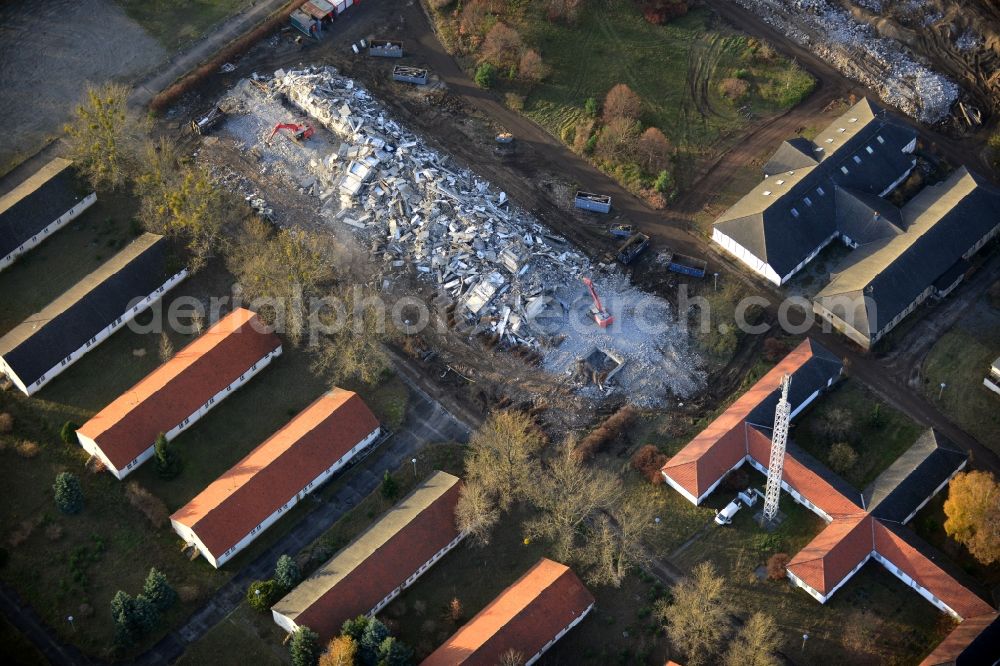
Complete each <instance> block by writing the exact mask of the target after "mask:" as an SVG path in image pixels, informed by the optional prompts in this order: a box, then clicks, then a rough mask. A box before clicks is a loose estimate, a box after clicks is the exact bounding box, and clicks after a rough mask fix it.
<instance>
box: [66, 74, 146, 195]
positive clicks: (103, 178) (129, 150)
mask: <svg viewBox="0 0 1000 666" xmlns="http://www.w3.org/2000/svg"><path fill="white" fill-rule="evenodd" d="M130 92H131V91H130V90H129V88H127V87H126V86H123V85H121V84H118V83H106V84H104V85H103V86H90V85H88V86H87V89H86V90H85V91H84V94H83V99H82V100H81V101H80V103H79V104H77V106H76V107H75V108H74V109H73V116H72V118H71V120H70V122H68V123H67V124H66V125H65V127H64V129H65V131H66V140H67V143H68V144H69V152H70V156H71V157H72V159H73V162H74V163H75V165H76V168H77V169H78V170H79V171H80V173H82V174H83V175H84V176H85V177H86V178H87V180H89V181H90V184H91V185H92V186H93V187H94V188H108V189H112V190H114V189H117V188H119V187H121V186H122V185H124V184H125V183H126V182H127V181H128V180H129V178H130V176H131V174H132V171H133V168H134V166H135V164H136V153H137V149H138V147H139V143H140V142H141V140H142V137H143V136H144V135H145V132H146V130H147V128H148V125H149V123H148V121H146V120H145V119H144V118H142V117H141V116H139V115H138V114H136V113H134V112H133V111H131V110H129V108H128V97H129V93H130Z"/></svg>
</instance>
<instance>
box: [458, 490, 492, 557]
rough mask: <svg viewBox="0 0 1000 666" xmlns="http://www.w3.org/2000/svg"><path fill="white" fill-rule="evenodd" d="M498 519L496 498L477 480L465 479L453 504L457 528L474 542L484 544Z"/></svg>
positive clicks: (488, 539) (488, 540)
mask: <svg viewBox="0 0 1000 666" xmlns="http://www.w3.org/2000/svg"><path fill="white" fill-rule="evenodd" d="M499 519H500V511H499V510H498V509H497V505H496V499H495V498H493V497H491V496H490V494H489V493H488V492H487V491H486V489H485V488H483V486H482V484H480V483H479V482H478V481H466V482H465V483H464V484H463V485H462V490H461V493H460V494H459V496H458V504H457V505H456V506H455V523H456V524H457V525H458V529H459V530H460V531H462V532H468V533H469V536H470V537H471V538H472V540H473V542H475V543H476V544H478V545H481V546H485V545H487V544H489V542H490V535H491V532H492V530H493V526H494V525H496V523H497V521H498V520H499Z"/></svg>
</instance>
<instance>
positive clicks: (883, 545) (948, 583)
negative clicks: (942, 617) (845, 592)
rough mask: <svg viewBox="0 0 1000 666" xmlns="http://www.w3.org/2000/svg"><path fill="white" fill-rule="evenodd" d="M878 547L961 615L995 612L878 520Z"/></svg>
mask: <svg viewBox="0 0 1000 666" xmlns="http://www.w3.org/2000/svg"><path fill="white" fill-rule="evenodd" d="M875 550H876V551H878V554H879V555H881V556H882V557H884V558H885V559H887V560H889V561H890V562H892V563H893V564H894V565H895V566H896V567H897V568H899V569H900V570H901V571H903V572H904V573H905V574H906V575H907V576H909V577H910V578H912V579H913V580H915V581H917V583H919V584H920V585H921V586H923V587H925V588H926V589H927V590H928V591H929V592H930V593H931V594H933V595H934V596H935V597H937V598H938V599H940V600H941V601H943V602H944V603H945V604H946V605H947V606H948V607H949V608H951V609H952V610H953V611H955V612H956V613H958V615H959V616H960V617H963V618H964V617H975V616H977V615H984V614H986V613H991V612H993V607H992V606H990V605H989V604H988V603H986V602H985V601H983V600H982V599H980V598H979V596H978V595H976V594H975V593H973V592H972V591H971V590H969V589H968V588H966V587H965V586H963V585H962V584H961V583H959V582H958V581H957V580H955V579H954V578H952V577H951V575H949V574H948V573H947V572H946V571H945V570H944V569H942V568H941V567H940V566H938V565H937V563H935V562H934V561H933V560H931V559H930V558H928V557H927V556H926V555H924V554H923V553H921V552H920V551H919V550H917V549H916V548H914V547H913V546H911V545H910V544H908V543H907V542H906V540H905V539H904V538H903V537H902V536H901V535H900V534H897V533H896V532H894V531H893V530H892V529H890V528H889V527H887V526H885V525H883V524H882V523H881V522H879V521H875Z"/></svg>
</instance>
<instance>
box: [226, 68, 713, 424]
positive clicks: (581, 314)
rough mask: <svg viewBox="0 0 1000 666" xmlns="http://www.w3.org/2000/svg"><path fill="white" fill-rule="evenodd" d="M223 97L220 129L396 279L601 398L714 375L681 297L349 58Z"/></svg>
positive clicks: (654, 402) (676, 389)
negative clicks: (427, 135)
mask: <svg viewBox="0 0 1000 666" xmlns="http://www.w3.org/2000/svg"><path fill="white" fill-rule="evenodd" d="M221 105H222V106H223V108H225V109H226V110H227V112H228V113H230V116H229V117H228V119H227V121H226V122H225V124H224V125H223V127H222V128H221V129H220V134H221V135H223V136H228V137H230V138H231V139H232V140H233V141H234V142H235V143H236V144H237V145H238V146H239V147H240V148H241V150H243V151H245V152H247V153H250V154H251V155H253V156H254V158H255V159H256V160H257V164H259V168H260V173H261V175H262V176H265V177H269V178H280V179H283V180H284V181H286V182H287V183H289V187H293V188H296V189H297V190H298V193H299V194H300V195H303V196H305V197H310V198H312V199H313V201H315V204H316V210H317V217H318V218H319V219H320V220H321V221H322V222H323V223H324V224H325V225H327V226H328V227H330V228H332V229H333V230H334V231H335V232H336V233H345V232H349V233H351V234H353V235H354V236H355V237H356V238H358V239H360V240H361V244H362V245H363V246H365V247H367V248H369V250H370V253H371V257H372V259H373V261H374V262H375V263H376V265H377V267H378V269H379V271H380V272H381V274H382V275H383V277H384V278H385V279H387V280H392V279H394V278H395V277H398V276H404V275H405V276H408V275H413V274H416V275H417V276H418V277H419V278H420V279H422V280H424V281H426V282H428V283H431V284H433V285H434V286H435V288H436V289H437V291H438V292H439V293H440V294H442V295H444V296H446V297H447V298H449V299H451V300H452V301H453V302H454V303H455V314H456V317H457V318H459V319H461V320H463V323H464V324H466V325H467V327H468V328H469V329H470V330H471V331H472V332H473V333H483V334H486V335H488V336H490V337H491V338H493V339H494V340H496V341H497V342H498V344H499V346H501V347H524V348H528V349H531V350H533V351H535V352H537V353H538V354H539V355H540V356H541V358H542V367H543V368H544V369H546V370H548V371H550V372H552V373H555V374H564V375H566V376H567V379H568V381H570V382H573V383H575V384H577V385H578V386H579V387H580V390H581V391H582V392H583V393H585V394H589V395H593V396H594V397H599V396H603V395H607V394H609V393H618V394H626V395H627V396H628V397H629V399H630V400H631V401H632V402H634V403H636V404H638V405H641V406H658V405H662V404H663V403H664V401H665V399H666V398H667V395H668V393H669V394H673V395H676V396H680V397H685V396H688V395H690V394H691V393H693V392H695V391H697V390H698V389H700V388H701V387H702V386H703V385H704V381H705V377H704V373H703V371H702V370H701V366H702V361H701V359H700V357H699V356H698V354H697V353H696V352H694V350H692V349H691V348H690V346H689V337H688V334H687V331H686V330H684V329H683V328H682V327H680V326H679V325H677V323H676V322H675V320H674V317H673V313H672V312H671V311H670V305H669V303H667V302H666V301H665V300H663V299H661V298H658V297H656V296H653V295H651V294H648V293H645V292H643V291H641V290H639V289H637V288H636V287H634V286H632V285H631V284H630V283H629V281H628V279H627V278H626V277H625V276H624V275H622V274H621V272H620V271H619V269H618V267H617V266H614V265H606V264H596V265H595V264H593V263H592V262H591V261H590V260H589V259H588V258H587V257H586V256H585V255H584V254H583V253H582V252H579V251H578V250H577V249H576V248H574V247H573V246H572V245H571V244H570V243H569V242H567V241H566V240H565V239H563V238H561V237H559V236H556V235H553V234H552V233H551V232H550V231H549V230H548V228H546V227H545V226H543V225H542V224H540V223H539V222H538V220H536V219H535V218H534V217H533V216H532V215H530V214H529V213H527V212H526V211H524V210H521V209H519V208H517V207H516V206H514V205H512V203H511V202H510V201H509V200H508V199H507V195H506V194H505V193H504V192H501V191H498V190H496V189H495V188H493V187H491V186H490V184H489V183H488V182H486V181H485V180H482V179H480V178H478V177H477V176H476V175H475V174H474V173H472V172H471V171H469V170H467V169H464V168H462V167H461V166H459V165H457V164H455V163H454V162H453V161H452V160H451V159H450V158H449V157H448V156H446V155H441V154H439V153H438V152H437V151H435V150H434V149H432V148H431V147H429V146H428V145H427V144H426V143H425V142H424V141H423V140H422V139H421V138H420V137H419V136H417V135H416V134H413V133H411V132H409V131H408V130H407V129H406V128H404V127H402V126H401V125H400V124H399V123H397V122H396V121H395V120H393V119H392V118H391V116H390V115H389V113H388V112H387V110H386V109H385V108H384V107H383V106H382V105H381V104H380V103H379V102H378V101H377V100H375V99H374V98H373V97H372V96H371V95H370V94H369V93H368V92H367V91H366V90H364V89H363V88H361V87H360V86H359V85H357V84H356V83H355V82H354V81H353V80H351V79H348V78H345V77H342V76H340V75H339V74H338V73H337V71H336V70H335V69H333V68H331V67H323V68H307V69H302V70H294V71H282V70H279V71H278V72H276V73H275V76H274V78H272V79H263V78H261V77H255V79H254V80H253V81H251V80H244V81H242V82H241V83H240V84H239V85H237V86H236V87H235V88H234V89H233V90H232V91H231V92H230V94H229V95H228V96H227V98H225V99H224V100H222V102H221ZM278 122H298V123H300V124H310V125H312V126H313V127H314V128H315V129H316V133H315V134H314V135H313V136H312V137H311V138H309V139H307V140H305V141H302V142H300V143H299V142H294V141H292V140H290V139H288V138H287V137H280V138H279V137H277V136H275V137H274V138H273V139H270V140H269V139H268V135H269V134H270V132H271V130H272V128H273V127H274V125H275V123H278ZM242 186H243V188H244V192H245V194H246V196H247V197H248V199H249V200H251V201H252V203H254V204H255V206H256V207H258V208H262V209H267V208H268V206H269V204H268V202H264V201H262V200H260V199H259V197H257V198H256V199H255V197H256V193H255V192H252V191H251V192H247V191H246V190H247V189H250V188H249V186H248V184H246V183H243V184H242ZM583 277H590V278H591V279H593V281H594V285H595V287H596V289H597V290H598V293H599V295H600V297H601V299H602V301H604V305H605V306H606V308H607V309H608V310H609V311H610V312H611V314H612V315H613V316H614V317H615V322H614V324H612V326H611V327H610V328H609V329H607V330H603V329H601V328H599V327H598V326H597V325H596V323H594V321H593V317H592V315H591V314H590V312H589V310H590V307H591V306H592V302H591V300H590V296H589V294H588V292H587V290H586V287H585V285H584V284H583V282H582V278H583ZM595 348H598V349H601V350H604V351H606V352H607V353H609V354H612V355H614V356H615V357H616V358H618V359H620V360H621V361H622V362H623V364H624V365H623V367H622V368H621V369H620V370H619V372H617V373H616V375H615V377H614V378H613V381H611V382H609V383H607V384H605V383H604V382H600V381H597V382H595V381H594V377H593V376H592V375H590V376H588V374H587V373H582V372H580V360H581V359H584V358H586V357H587V356H588V355H589V354H590V353H591V352H592V351H593V350H594V349H595Z"/></svg>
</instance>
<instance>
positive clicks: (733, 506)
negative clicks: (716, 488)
mask: <svg viewBox="0 0 1000 666" xmlns="http://www.w3.org/2000/svg"><path fill="white" fill-rule="evenodd" d="M741 506H742V505H741V504H740V501H739V500H738V499H734V500H733V501H732V502H730V503H729V504H727V505H726V508H724V509H723V510H722V511H719V512H718V513H716V514H715V524H716V525H728V524H729V523H731V522H733V516H735V515H736V512H737V511H739V510H740V507H741Z"/></svg>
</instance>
